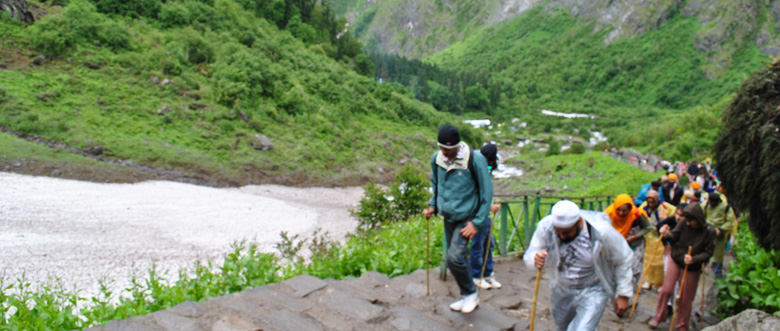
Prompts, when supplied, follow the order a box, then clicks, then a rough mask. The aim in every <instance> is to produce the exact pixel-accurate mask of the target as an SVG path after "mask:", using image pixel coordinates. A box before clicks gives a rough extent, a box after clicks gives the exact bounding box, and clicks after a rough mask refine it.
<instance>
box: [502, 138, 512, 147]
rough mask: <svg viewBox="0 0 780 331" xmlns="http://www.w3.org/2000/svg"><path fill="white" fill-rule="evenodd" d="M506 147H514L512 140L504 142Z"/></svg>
mask: <svg viewBox="0 0 780 331" xmlns="http://www.w3.org/2000/svg"><path fill="white" fill-rule="evenodd" d="M504 145H507V146H509V145H512V140H509V139H506V140H504Z"/></svg>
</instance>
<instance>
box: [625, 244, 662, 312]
mask: <svg viewBox="0 0 780 331" xmlns="http://www.w3.org/2000/svg"><path fill="white" fill-rule="evenodd" d="M661 241H663V237H661V238H659V239H658V242H657V243H656V244H655V248H653V255H651V256H650V262H648V263H647V267H646V268H645V271H644V272H643V273H642V278H639V284H638V285H637V287H636V295H635V296H634V304H633V305H631V314H629V315H628V317H629V318H631V317H634V309H636V302H637V300H638V299H639V291H641V290H642V281H644V280H645V276H646V275H647V270H649V269H650V266H651V265H652V264H653V260H655V255H656V253H657V252H658V245H659V244H661Z"/></svg>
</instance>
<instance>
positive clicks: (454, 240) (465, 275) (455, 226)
mask: <svg viewBox="0 0 780 331" xmlns="http://www.w3.org/2000/svg"><path fill="white" fill-rule="evenodd" d="M467 223H468V222H466V221H460V222H457V223H450V222H447V221H446V220H445V221H444V236H445V238H446V239H447V243H449V248H448V249H447V268H449V269H450V272H452V276H453V277H455V281H456V282H457V283H458V287H460V294H461V295H464V296H465V295H469V294H472V293H474V292H476V291H477V287H476V285H474V279H473V278H472V277H471V270H469V264H468V261H467V259H468V245H469V240H468V239H466V238H465V237H463V235H461V234H460V230H461V229H463V228H464V227H466V224H467Z"/></svg>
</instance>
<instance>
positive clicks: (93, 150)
mask: <svg viewBox="0 0 780 331" xmlns="http://www.w3.org/2000/svg"><path fill="white" fill-rule="evenodd" d="M84 153H87V154H89V155H94V156H98V155H102V154H103V146H101V145H90V146H87V147H84Z"/></svg>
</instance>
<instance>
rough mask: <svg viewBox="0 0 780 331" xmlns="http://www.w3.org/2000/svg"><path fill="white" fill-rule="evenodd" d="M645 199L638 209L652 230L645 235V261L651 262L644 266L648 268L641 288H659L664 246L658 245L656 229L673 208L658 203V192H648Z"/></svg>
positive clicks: (661, 276)
mask: <svg viewBox="0 0 780 331" xmlns="http://www.w3.org/2000/svg"><path fill="white" fill-rule="evenodd" d="M646 199H647V200H646V201H645V202H644V203H642V205H641V206H639V208H641V209H642V210H644V211H645V213H647V215H648V216H649V217H648V220H649V221H650V226H651V228H652V229H651V230H650V232H648V233H647V234H646V235H645V241H646V243H645V261H646V262H647V263H650V260H652V261H653V262H652V264H649V265H647V266H646V268H648V269H647V277H646V278H645V279H646V281H645V284H644V285H642V288H644V289H650V287H654V288H660V287H661V285H662V284H663V282H664V259H663V254H664V245H659V244H658V241H659V240H660V239H661V236H660V235H659V234H658V230H656V228H657V225H658V223H660V222H661V221H663V220H665V219H666V218H667V217H669V216H672V215H674V213H675V207H674V206H672V204H670V203H667V202H660V201H659V200H660V197H659V194H658V191H652V192H648V194H647V198H646ZM653 256H655V258H653Z"/></svg>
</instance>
